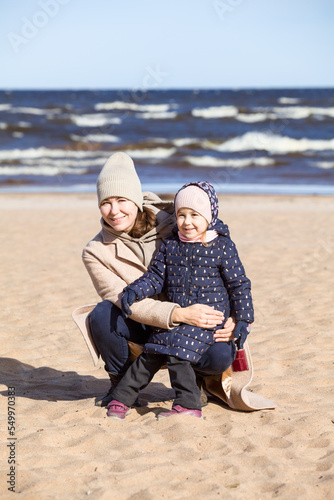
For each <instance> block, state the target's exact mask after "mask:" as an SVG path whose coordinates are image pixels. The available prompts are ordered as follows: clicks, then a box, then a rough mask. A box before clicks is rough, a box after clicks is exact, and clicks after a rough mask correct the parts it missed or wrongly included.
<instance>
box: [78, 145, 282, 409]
mask: <svg viewBox="0 0 334 500" xmlns="http://www.w3.org/2000/svg"><path fill="white" fill-rule="evenodd" d="M97 196H98V204H99V208H100V212H101V215H102V219H101V224H102V230H101V231H100V232H99V233H98V234H97V236H95V238H94V239H92V240H91V241H90V242H89V243H88V244H87V246H86V247H85V248H84V250H83V255H82V258H83V262H84V264H85V266H86V269H87V271H88V273H89V275H90V277H91V279H92V282H93V284H94V286H95V289H96V291H97V293H98V295H99V296H100V297H101V299H102V302H100V303H99V304H98V305H97V306H96V307H94V308H92V306H83V307H79V308H77V309H76V310H75V311H73V314H72V316H73V319H74V321H75V322H76V323H77V325H78V327H79V328H80V330H81V331H82V333H83V335H84V338H85V340H86V342H87V345H88V348H89V350H90V352H91V354H92V357H93V360H94V362H95V364H96V363H97V361H98V356H99V355H101V357H102V359H103V361H104V363H105V369H106V371H107V372H108V373H109V377H110V380H111V388H110V390H109V392H108V394H106V396H105V397H104V398H103V399H102V401H100V402H99V404H100V405H101V406H107V404H108V403H109V402H110V401H111V399H112V397H111V392H112V389H113V388H114V387H115V386H116V385H117V383H118V382H119V381H120V379H121V378H122V376H123V375H124V374H125V372H126V370H127V368H128V367H129V365H130V364H131V360H130V350H129V343H128V342H130V344H131V343H135V344H143V343H145V342H146V340H147V339H148V336H149V334H150V327H151V326H155V327H159V328H164V329H166V328H172V327H174V326H177V325H178V324H179V323H185V324H188V325H193V326H197V327H200V328H210V327H212V328H214V327H215V326H217V325H219V324H221V323H222V320H223V315H222V313H221V312H219V311H215V310H214V308H212V307H209V306H206V305H203V304H194V305H191V306H188V307H180V306H179V305H178V304H174V303H172V302H168V301H166V298H165V297H164V296H159V297H155V298H146V299H144V300H143V301H141V302H138V303H135V304H133V307H132V315H131V319H129V318H127V319H124V318H123V317H122V313H121V297H122V293H123V289H124V288H125V287H126V286H127V285H128V284H129V283H132V282H133V281H134V280H136V279H137V278H139V277H140V276H142V274H143V273H145V272H146V271H147V268H148V266H149V264H150V261H151V259H152V257H153V256H154V255H155V253H156V252H157V250H158V249H159V247H160V244H161V242H162V239H163V238H164V237H167V236H169V235H170V234H171V231H172V228H173V227H174V226H175V224H176V220H175V216H174V213H173V212H174V207H173V203H172V202H163V201H162V200H161V199H160V198H159V197H158V196H156V195H155V194H153V193H150V192H146V193H142V191H141V184H140V181H139V178H138V175H137V173H136V170H135V167H134V164H133V161H132V159H131V158H130V157H129V156H128V155H127V154H126V153H122V152H119V153H115V154H114V155H112V156H111V157H110V158H109V159H108V161H107V162H106V164H105V165H104V167H103V169H102V171H101V173H100V175H99V177H98V180H97ZM234 326H235V324H234V321H233V320H232V318H228V320H227V321H226V323H225V326H224V329H221V330H217V331H216V332H215V334H214V337H215V344H213V345H212V346H210V348H209V349H208V350H207V351H206V353H205V355H203V356H202V358H201V360H200V363H198V365H197V366H196V374H197V376H198V379H199V380H200V378H201V377H205V387H206V389H207V390H208V391H209V392H210V393H211V394H213V395H215V396H217V397H219V398H220V399H222V400H223V401H224V402H225V403H227V404H228V405H229V406H231V407H232V408H236V409H242V410H248V411H252V410H254V409H262V408H273V407H275V404H274V403H272V402H271V401H268V400H265V399H264V398H262V397H261V396H257V395H255V394H253V393H251V392H249V391H246V387H247V386H248V385H249V383H250V382H251V380H252V374H253V371H252V360H251V356H250V352H249V348H248V345H247V342H246V343H245V356H246V360H245V361H242V363H239V366H238V368H237V370H238V372H234V371H233V368H232V367H231V363H232V362H233V359H234V353H235V349H234V347H233V345H232V342H231V340H232V339H233V337H234V335H233V330H234ZM241 370H242V371H241ZM232 375H233V377H232ZM97 404H98V403H97Z"/></svg>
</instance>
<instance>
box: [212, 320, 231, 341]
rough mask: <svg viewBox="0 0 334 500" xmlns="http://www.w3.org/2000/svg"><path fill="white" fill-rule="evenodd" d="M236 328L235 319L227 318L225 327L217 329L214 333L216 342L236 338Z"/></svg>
mask: <svg viewBox="0 0 334 500" xmlns="http://www.w3.org/2000/svg"><path fill="white" fill-rule="evenodd" d="M234 328H235V321H234V319H233V318H231V317H230V318H227V320H226V323H225V325H224V328H222V329H221V330H217V331H216V332H215V333H214V334H213V338H214V339H215V342H229V341H230V340H233V339H234V333H233V332H234Z"/></svg>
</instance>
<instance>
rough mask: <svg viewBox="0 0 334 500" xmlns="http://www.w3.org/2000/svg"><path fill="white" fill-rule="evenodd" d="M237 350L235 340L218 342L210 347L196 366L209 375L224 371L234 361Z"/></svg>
mask: <svg viewBox="0 0 334 500" xmlns="http://www.w3.org/2000/svg"><path fill="white" fill-rule="evenodd" d="M235 352H236V348H235V345H234V342H216V343H215V344H213V345H212V346H210V347H209V349H208V350H207V351H206V353H205V354H204V355H203V356H202V358H201V359H200V361H199V363H198V364H197V365H196V366H195V367H194V368H195V370H196V369H198V371H200V372H203V373H204V372H205V373H206V374H208V375H215V374H218V373H222V372H224V371H225V370H227V368H229V367H230V366H231V364H232V363H233V361H234V358H235Z"/></svg>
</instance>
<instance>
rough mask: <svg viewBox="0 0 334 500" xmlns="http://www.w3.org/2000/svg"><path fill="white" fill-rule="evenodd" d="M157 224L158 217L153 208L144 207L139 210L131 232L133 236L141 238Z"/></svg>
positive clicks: (130, 234)
mask: <svg viewBox="0 0 334 500" xmlns="http://www.w3.org/2000/svg"><path fill="white" fill-rule="evenodd" d="M156 224H157V217H156V215H155V213H154V212H153V210H152V209H151V208H148V207H143V211H142V212H140V210H138V214H137V217H136V220H135V223H134V226H133V228H132V229H131V231H130V232H129V236H131V237H132V238H141V237H142V236H144V234H146V233H148V232H149V231H151V229H153V228H154V227H155V226H156Z"/></svg>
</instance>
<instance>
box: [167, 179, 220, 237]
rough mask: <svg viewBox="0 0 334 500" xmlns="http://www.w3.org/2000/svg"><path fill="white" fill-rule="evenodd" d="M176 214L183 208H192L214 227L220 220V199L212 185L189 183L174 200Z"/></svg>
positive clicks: (201, 182) (205, 182)
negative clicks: (218, 219)
mask: <svg viewBox="0 0 334 500" xmlns="http://www.w3.org/2000/svg"><path fill="white" fill-rule="evenodd" d="M174 206H175V213H176V214H177V211H178V210H179V208H181V207H188V208H192V209H193V210H195V211H196V212H198V213H199V214H201V215H203V217H204V218H205V219H206V220H207V221H208V223H209V229H211V227H213V226H214V225H215V224H216V222H217V218H218V198H217V194H216V191H215V189H214V187H213V186H212V184H210V182H207V181H198V182H188V183H187V184H185V185H184V186H182V187H181V189H180V190H179V191H178V192H177V193H176V195H175V199H174Z"/></svg>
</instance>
